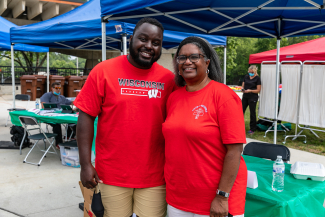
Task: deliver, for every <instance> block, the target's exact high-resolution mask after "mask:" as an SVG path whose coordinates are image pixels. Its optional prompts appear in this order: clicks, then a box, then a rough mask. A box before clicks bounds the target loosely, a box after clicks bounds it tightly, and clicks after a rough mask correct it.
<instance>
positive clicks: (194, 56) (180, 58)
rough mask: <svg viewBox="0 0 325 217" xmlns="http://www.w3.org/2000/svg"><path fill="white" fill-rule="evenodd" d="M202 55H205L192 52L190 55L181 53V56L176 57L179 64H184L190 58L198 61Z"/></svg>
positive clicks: (193, 61) (192, 60) (194, 61)
mask: <svg viewBox="0 0 325 217" xmlns="http://www.w3.org/2000/svg"><path fill="white" fill-rule="evenodd" d="M201 56H202V57H204V55H202V54H191V55H189V56H184V55H180V56H178V57H176V61H177V62H178V63H179V64H184V63H185V62H186V60H187V58H188V59H189V60H190V61H191V62H192V63H196V62H198V61H199V60H200V57H201Z"/></svg>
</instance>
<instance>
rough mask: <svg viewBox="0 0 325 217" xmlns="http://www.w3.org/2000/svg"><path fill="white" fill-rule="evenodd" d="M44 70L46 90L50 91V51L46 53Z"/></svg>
mask: <svg viewBox="0 0 325 217" xmlns="http://www.w3.org/2000/svg"><path fill="white" fill-rule="evenodd" d="M46 56H47V57H46V71H47V78H46V80H47V85H46V86H47V92H50V52H47V54H46Z"/></svg>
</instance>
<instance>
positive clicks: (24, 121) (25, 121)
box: [19, 116, 60, 166]
mask: <svg viewBox="0 0 325 217" xmlns="http://www.w3.org/2000/svg"><path fill="white" fill-rule="evenodd" d="M19 120H20V123H21V125H22V126H23V127H24V129H25V131H26V132H27V133H28V138H29V139H31V140H35V143H34V145H33V147H32V148H31V149H30V151H29V152H28V154H27V155H26V157H25V159H24V161H23V163H29V164H33V165H38V166H40V165H41V162H42V160H43V158H44V157H45V156H46V154H47V153H51V154H57V155H58V156H59V158H60V155H59V154H58V153H57V152H56V150H55V147H54V142H55V137H56V136H57V134H54V133H45V132H44V131H43V129H42V128H41V125H40V123H38V122H37V120H36V119H35V118H33V117H27V116H19ZM29 127H34V128H29ZM33 130H38V131H39V133H37V134H31V133H30V131H33ZM50 138H52V142H50V140H49V139H50ZM40 140H43V142H44V149H43V150H42V149H41V148H40V147H39V146H38V145H37V144H38V142H39V141H40ZM45 140H46V141H48V142H49V144H50V145H49V147H48V148H46V141H45ZM36 146H37V147H38V148H39V149H40V151H42V152H44V154H43V156H42V158H41V159H40V161H39V162H38V163H32V162H28V161H27V158H28V156H29V154H30V153H31V152H32V151H33V149H34V148H35V147H36ZM51 148H52V149H53V150H54V152H50V151H49V150H50V149H51Z"/></svg>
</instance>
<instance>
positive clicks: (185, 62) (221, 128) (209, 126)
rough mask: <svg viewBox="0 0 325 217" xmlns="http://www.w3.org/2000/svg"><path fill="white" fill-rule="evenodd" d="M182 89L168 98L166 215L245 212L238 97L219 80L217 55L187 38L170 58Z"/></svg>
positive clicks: (242, 131)
mask: <svg viewBox="0 0 325 217" xmlns="http://www.w3.org/2000/svg"><path fill="white" fill-rule="evenodd" d="M174 67H175V72H176V76H175V81H176V84H177V85H178V86H180V87H181V88H180V89H178V90H176V91H174V92H173V93H172V94H171V95H170V97H169V99H168V102H167V118H166V121H165V123H164V124H163V134H164V137H165V143H166V149H165V150H166V151H165V152H166V153H165V155H166V163H165V179H166V200H167V203H168V216H169V217H177V216H182V217H198V216H213V217H219V216H220V217H221V216H222V217H224V216H227V215H228V216H238V217H239V216H240V217H242V216H244V211H245V196H246V182H247V168H246V165H245V162H244V159H243V158H242V157H241V152H242V150H243V143H246V136H245V124H244V117H243V112H242V105H241V100H240V98H239V97H238V96H237V94H236V93H235V92H234V91H232V90H231V89H230V88H228V87H227V86H226V85H224V84H222V83H220V82H222V71H221V69H220V63H219V59H218V56H217V54H216V52H215V50H214V49H213V48H212V46H211V45H210V44H209V43H208V42H207V41H206V40H204V39H202V38H198V37H188V38H186V39H184V40H183V41H182V42H181V44H180V45H179V47H178V50H177V52H176V54H175V58H174Z"/></svg>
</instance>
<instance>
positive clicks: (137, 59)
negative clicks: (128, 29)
mask: <svg viewBox="0 0 325 217" xmlns="http://www.w3.org/2000/svg"><path fill="white" fill-rule="evenodd" d="M129 51H130V55H131V57H132V59H133V60H134V62H136V63H137V64H138V65H139V66H142V67H145V68H147V67H151V66H152V64H153V63H154V62H157V60H159V58H160V56H161V50H160V53H159V55H158V56H157V57H156V58H155V51H153V56H152V58H151V60H150V61H144V60H142V59H140V52H141V51H147V50H141V51H140V49H139V50H138V53H136V52H135V49H134V48H133V39H132V40H131V41H130V49H129Z"/></svg>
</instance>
